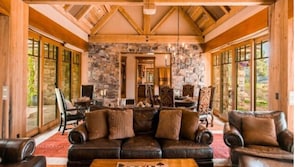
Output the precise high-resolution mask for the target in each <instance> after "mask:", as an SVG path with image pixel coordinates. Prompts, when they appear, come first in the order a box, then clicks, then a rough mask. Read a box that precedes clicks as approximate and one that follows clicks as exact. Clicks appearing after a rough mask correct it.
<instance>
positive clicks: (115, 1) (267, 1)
mask: <svg viewBox="0 0 297 167" xmlns="http://www.w3.org/2000/svg"><path fill="white" fill-rule="evenodd" d="M23 1H24V2H25V3H28V4H85V5H86V4H102V5H104V4H110V5H141V6H142V5H143V0H109V1H106V0H23ZM154 1H155V4H156V5H157V6H159V5H160V6H196V5H198V6H200V5H204V6H207V5H211V6H254V5H271V4H273V3H274V1H275V0H241V1H239V0H188V1H185V0H154Z"/></svg>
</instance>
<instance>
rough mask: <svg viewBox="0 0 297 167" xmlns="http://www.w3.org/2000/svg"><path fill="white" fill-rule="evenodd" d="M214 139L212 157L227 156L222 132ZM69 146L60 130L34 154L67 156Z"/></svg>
mask: <svg viewBox="0 0 297 167" xmlns="http://www.w3.org/2000/svg"><path fill="white" fill-rule="evenodd" d="M213 136H214V140H213V143H212V144H211V147H212V148H213V151H214V158H219V159H225V158H229V148H228V147H227V146H226V145H225V143H224V141H223V134H213ZM69 146H70V143H69V142H68V134H67V133H65V134H64V135H62V134H61V133H60V132H58V133H56V134H54V135H53V136H51V137H49V138H48V139H47V140H45V141H44V142H42V143H40V144H39V145H38V146H37V148H36V150H35V155H44V156H46V157H64V158H66V157H67V150H68V148H69Z"/></svg>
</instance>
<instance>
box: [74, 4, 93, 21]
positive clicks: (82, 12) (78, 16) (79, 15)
mask: <svg viewBox="0 0 297 167" xmlns="http://www.w3.org/2000/svg"><path fill="white" fill-rule="evenodd" d="M91 9H92V6H91V5H86V6H83V8H82V10H80V11H79V12H78V13H77V14H76V16H75V17H76V19H77V20H80V19H81V18H83V17H84V16H85V15H86V14H87V13H88V12H89V11H90V10H91Z"/></svg>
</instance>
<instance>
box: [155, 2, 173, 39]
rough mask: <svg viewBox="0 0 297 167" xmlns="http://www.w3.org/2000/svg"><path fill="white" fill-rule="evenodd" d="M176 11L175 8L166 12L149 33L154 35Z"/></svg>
mask: <svg viewBox="0 0 297 167" xmlns="http://www.w3.org/2000/svg"><path fill="white" fill-rule="evenodd" d="M175 10H177V7H171V8H170V10H169V11H168V12H166V14H165V15H164V16H163V17H162V18H161V20H160V21H159V22H158V23H157V24H156V25H155V26H154V27H153V29H152V31H151V33H152V34H154V33H155V31H156V30H157V29H158V28H159V27H160V26H161V25H162V24H163V23H164V22H165V21H166V20H167V19H168V18H169V17H170V16H171V15H172V13H173V12H174V11H175Z"/></svg>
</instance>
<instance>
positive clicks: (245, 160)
mask: <svg viewBox="0 0 297 167" xmlns="http://www.w3.org/2000/svg"><path fill="white" fill-rule="evenodd" d="M238 166H239V167H255V166H269V167H293V163H292V162H288V161H284V160H280V159H277V160H276V159H270V158H261V157H255V156H248V155H242V156H240V158H239V165H238Z"/></svg>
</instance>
